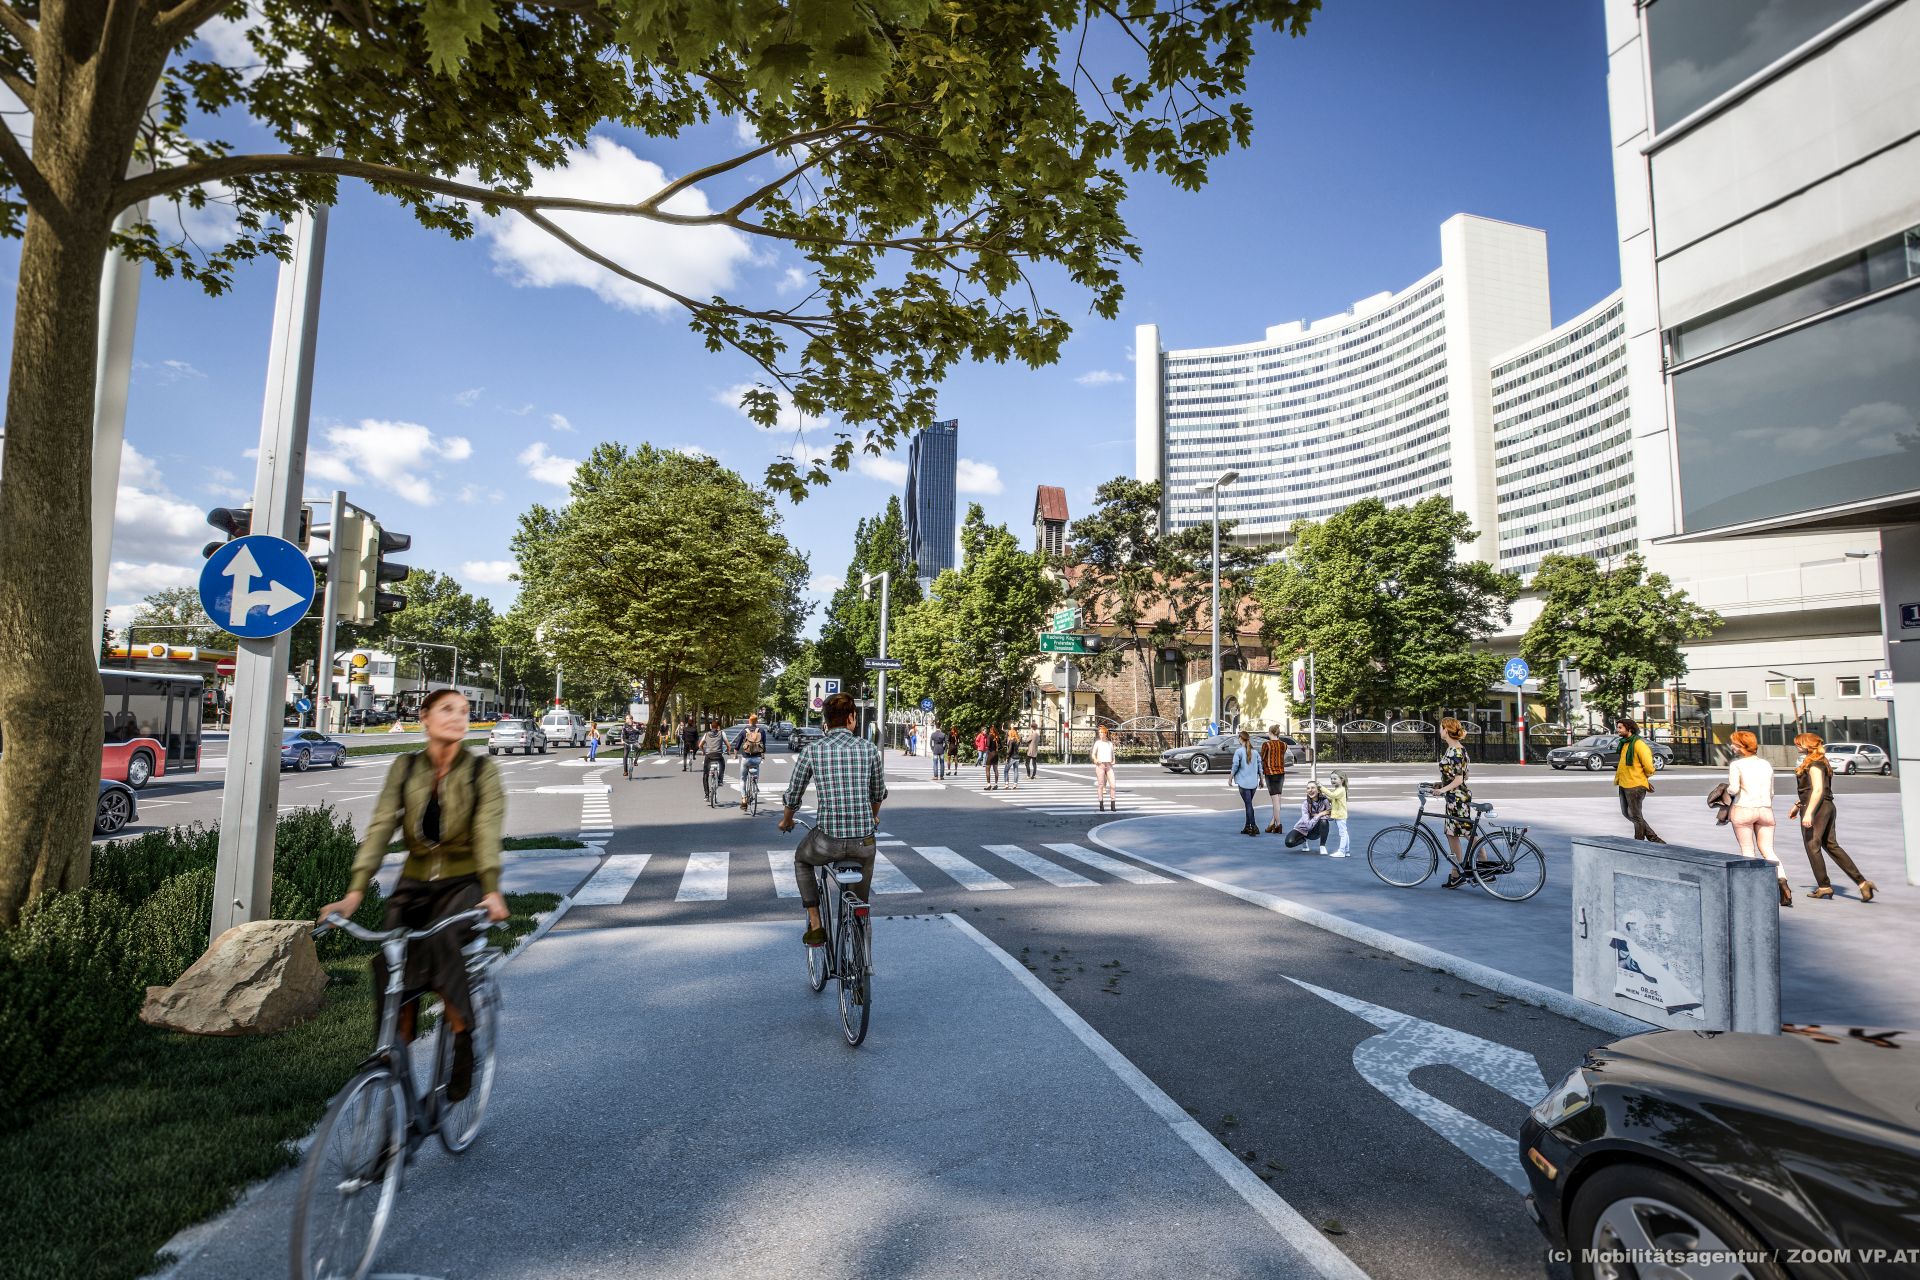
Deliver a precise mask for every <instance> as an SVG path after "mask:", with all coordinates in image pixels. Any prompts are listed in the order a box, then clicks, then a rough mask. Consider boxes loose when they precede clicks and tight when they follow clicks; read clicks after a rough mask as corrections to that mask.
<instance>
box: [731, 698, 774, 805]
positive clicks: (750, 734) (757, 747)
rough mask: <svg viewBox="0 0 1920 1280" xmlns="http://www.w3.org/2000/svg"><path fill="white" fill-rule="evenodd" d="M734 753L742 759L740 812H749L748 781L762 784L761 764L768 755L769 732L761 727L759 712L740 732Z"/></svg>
mask: <svg viewBox="0 0 1920 1280" xmlns="http://www.w3.org/2000/svg"><path fill="white" fill-rule="evenodd" d="M733 753H734V754H735V755H737V756H739V757H740V812H742V813H745V812H746V811H747V779H748V778H749V777H751V778H752V779H753V782H754V785H755V786H758V785H759V783H760V762H761V761H762V760H763V759H765V758H766V754H767V731H766V730H765V729H762V728H761V727H760V716H759V713H758V712H755V713H753V714H750V715H749V716H748V717H747V727H746V728H744V729H742V730H741V731H740V741H738V742H736V743H735V744H734V746H733Z"/></svg>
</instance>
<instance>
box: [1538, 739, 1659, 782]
mask: <svg viewBox="0 0 1920 1280" xmlns="http://www.w3.org/2000/svg"><path fill="white" fill-rule="evenodd" d="M1642 741H1645V740H1644V739H1642ZM1647 746H1648V747H1650V748H1651V749H1652V750H1653V771H1654V772H1655V773H1658V772H1660V771H1661V770H1662V769H1664V768H1666V767H1667V766H1668V765H1669V764H1672V763H1673V748H1672V747H1670V746H1668V745H1667V744H1666V743H1664V742H1648V743H1647ZM1547 763H1548V764H1550V765H1552V766H1553V767H1554V768H1556V769H1570V768H1574V767H1575V766H1578V767H1579V768H1582V769H1587V770H1599V769H1614V768H1618V767H1619V765H1620V735H1619V734H1617V733H1596V734H1594V735H1593V736H1592V737H1589V738H1582V739H1580V741H1578V742H1574V743H1569V744H1568V745H1567V746H1564V747H1555V748H1554V749H1553V750H1551V751H1549V752H1547Z"/></svg>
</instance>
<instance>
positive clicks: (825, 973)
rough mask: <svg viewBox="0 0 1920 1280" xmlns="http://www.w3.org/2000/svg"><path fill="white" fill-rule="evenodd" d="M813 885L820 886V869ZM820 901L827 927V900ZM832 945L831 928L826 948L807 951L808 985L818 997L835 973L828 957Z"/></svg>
mask: <svg viewBox="0 0 1920 1280" xmlns="http://www.w3.org/2000/svg"><path fill="white" fill-rule="evenodd" d="M813 883H814V884H815V885H816V886H819V884H820V872H819V869H818V868H816V869H815V870H814V873H813ZM820 891H821V892H822V893H824V892H825V889H824V888H822V889H821V890H820ZM820 901H821V904H822V906H823V909H822V911H821V912H820V923H821V924H822V925H825V924H826V923H827V913H826V911H825V910H824V905H825V903H826V899H825V898H822V899H820ZM832 944H833V931H832V929H831V928H829V929H828V931H827V943H826V945H825V946H818V947H808V948H807V949H806V951H807V985H808V986H810V987H812V988H813V990H814V994H816V995H818V994H819V993H820V992H821V991H822V990H823V989H824V988H825V987H826V985H827V978H828V977H829V976H830V975H831V974H832V972H833V966H832V965H831V964H829V963H828V957H829V956H831V955H832V952H831V951H830V950H829V949H828V948H829V947H831V946H832Z"/></svg>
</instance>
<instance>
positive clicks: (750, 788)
mask: <svg viewBox="0 0 1920 1280" xmlns="http://www.w3.org/2000/svg"><path fill="white" fill-rule="evenodd" d="M740 804H741V807H742V808H744V809H745V810H746V812H747V814H748V816H750V817H758V816H759V814H760V757H759V756H747V757H745V758H744V759H742V760H741V761H740Z"/></svg>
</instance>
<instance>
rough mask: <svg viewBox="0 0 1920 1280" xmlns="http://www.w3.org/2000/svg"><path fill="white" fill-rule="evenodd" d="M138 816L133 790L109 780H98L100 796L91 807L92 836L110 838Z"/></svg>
mask: <svg viewBox="0 0 1920 1280" xmlns="http://www.w3.org/2000/svg"><path fill="white" fill-rule="evenodd" d="M139 816H140V802H139V800H138V799H136V798H135V796H134V792H133V788H132V787H130V786H128V785H127V784H126V783H124V782H115V781H113V779H111V778H102V779H100V796H99V798H98V799H97V800H96V801H95V802H94V806H93V834H95V835H96V836H110V835H112V834H113V833H114V832H116V831H118V830H120V828H122V827H124V826H126V825H127V824H128V823H129V822H132V821H134V820H135V819H136V818H138V817H139Z"/></svg>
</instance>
